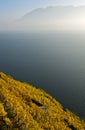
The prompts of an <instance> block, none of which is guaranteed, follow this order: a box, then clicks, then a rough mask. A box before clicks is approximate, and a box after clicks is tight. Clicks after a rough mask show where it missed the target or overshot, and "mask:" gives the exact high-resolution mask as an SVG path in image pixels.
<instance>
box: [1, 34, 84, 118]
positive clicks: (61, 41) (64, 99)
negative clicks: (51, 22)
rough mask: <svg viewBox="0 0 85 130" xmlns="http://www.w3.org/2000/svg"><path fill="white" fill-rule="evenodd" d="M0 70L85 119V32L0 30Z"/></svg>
mask: <svg viewBox="0 0 85 130" xmlns="http://www.w3.org/2000/svg"><path fill="white" fill-rule="evenodd" d="M0 71H3V72H5V73H7V74H9V75H11V76H13V77H14V78H15V79H18V80H21V81H24V82H28V83H30V84H32V85H34V86H36V87H39V88H42V89H44V90H45V91H46V92H48V93H50V94H51V95H52V96H53V97H55V98H56V99H57V100H58V101H60V103H61V104H62V105H63V107H64V108H69V109H70V110H71V111H73V112H74V113H76V114H77V115H79V116H80V117H81V118H83V119H85V33H63V32H62V33H61V32H57V33H0Z"/></svg>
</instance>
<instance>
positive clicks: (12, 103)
mask: <svg viewBox="0 0 85 130" xmlns="http://www.w3.org/2000/svg"><path fill="white" fill-rule="evenodd" d="M0 130H85V121H83V120H80V118H79V117H78V116H76V115H75V114H73V113H72V112H71V111H69V110H66V111H64V110H63V108H62V106H61V104H60V103H59V102H58V101H56V100H55V99H54V98H52V97H51V96H50V95H49V94H47V93H45V92H44V91H43V90H40V89H37V88H35V87H33V86H31V85H29V84H27V83H21V82H19V81H16V80H14V79H13V78H11V77H10V76H7V75H5V74H4V73H2V72H0Z"/></svg>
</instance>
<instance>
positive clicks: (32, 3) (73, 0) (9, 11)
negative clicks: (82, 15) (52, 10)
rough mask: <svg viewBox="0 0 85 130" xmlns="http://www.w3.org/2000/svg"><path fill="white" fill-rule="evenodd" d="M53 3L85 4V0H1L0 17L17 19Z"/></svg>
mask: <svg viewBox="0 0 85 130" xmlns="http://www.w3.org/2000/svg"><path fill="white" fill-rule="evenodd" d="M51 5H54V6H56V5H75V6H77V5H85V0H0V18H1V19H2V20H3V19H9V18H11V19H16V18H19V17H21V16H22V15H24V14H25V13H27V12H29V11H31V10H33V9H35V8H40V7H46V6H51Z"/></svg>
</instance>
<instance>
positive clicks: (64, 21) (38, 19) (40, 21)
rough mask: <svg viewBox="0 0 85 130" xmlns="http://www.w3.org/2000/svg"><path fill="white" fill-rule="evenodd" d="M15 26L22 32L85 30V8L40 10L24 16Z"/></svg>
mask: <svg viewBox="0 0 85 130" xmlns="http://www.w3.org/2000/svg"><path fill="white" fill-rule="evenodd" d="M15 25H17V27H18V28H19V29H20V28H21V29H22V30H23V29H26V30H30V29H31V30H38V29H39V30H58V29H59V30H62V29H85V6H79V7H74V6H56V7H47V8H38V9H35V10H33V11H31V12H29V13H27V14H25V15H24V16H22V17H21V18H20V19H19V20H18V22H16V24H15ZM15 27H16V26H15Z"/></svg>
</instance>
